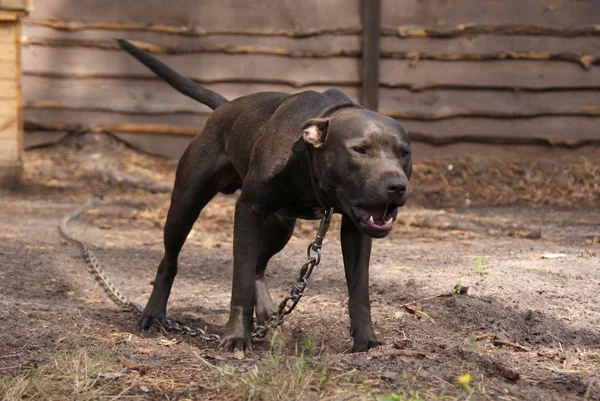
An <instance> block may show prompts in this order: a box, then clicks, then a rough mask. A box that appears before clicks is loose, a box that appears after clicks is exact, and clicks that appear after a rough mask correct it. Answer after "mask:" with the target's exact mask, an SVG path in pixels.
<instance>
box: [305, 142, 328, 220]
mask: <svg viewBox="0 0 600 401" xmlns="http://www.w3.org/2000/svg"><path fill="white" fill-rule="evenodd" d="M304 153H305V154H306V160H307V162H308V175H309V176H310V185H311V186H312V189H313V193H314V194H315V198H317V202H319V205H321V207H322V208H323V210H329V209H333V206H327V204H326V203H325V202H324V201H323V198H322V197H321V195H322V194H321V193H320V191H319V186H318V185H317V180H316V176H315V172H314V170H315V168H316V157H314V154H315V150H314V149H313V148H312V147H311V148H310V149H307V150H306V151H305V152H304Z"/></svg>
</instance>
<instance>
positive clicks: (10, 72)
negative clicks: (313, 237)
mask: <svg viewBox="0 0 600 401" xmlns="http://www.w3.org/2000/svg"><path fill="white" fill-rule="evenodd" d="M16 75H17V67H16V65H15V62H14V60H13V61H7V60H0V80H11V81H12V80H14V79H15V76H16Z"/></svg>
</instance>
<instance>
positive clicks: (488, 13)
mask: <svg viewBox="0 0 600 401" xmlns="http://www.w3.org/2000/svg"><path fill="white" fill-rule="evenodd" d="M383 10H384V11H383V14H382V17H383V19H382V24H383V26H391V27H395V26H400V25H408V26H410V25H412V26H423V27H430V28H447V27H455V26H458V25H461V24H468V23H478V24H485V25H500V24H505V23H507V22H510V23H511V24H530V25H547V26H552V27H557V28H567V27H573V26H581V25H597V24H598V23H599V22H600V21H599V20H598V16H599V15H600V2H598V1H577V0H552V1H551V2H547V1H531V0H530V1H523V0H502V1H496V0H492V1H490V0H486V1H473V0H404V1H397V0H383Z"/></svg>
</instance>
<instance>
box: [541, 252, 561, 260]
mask: <svg viewBox="0 0 600 401" xmlns="http://www.w3.org/2000/svg"><path fill="white" fill-rule="evenodd" d="M566 257H567V254H566V253H545V254H543V255H542V259H562V258H566Z"/></svg>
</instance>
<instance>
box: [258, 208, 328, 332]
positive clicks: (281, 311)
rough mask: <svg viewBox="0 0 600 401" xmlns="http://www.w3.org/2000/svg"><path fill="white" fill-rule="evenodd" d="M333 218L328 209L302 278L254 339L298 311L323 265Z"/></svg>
mask: <svg viewBox="0 0 600 401" xmlns="http://www.w3.org/2000/svg"><path fill="white" fill-rule="evenodd" d="M332 216H333V208H330V209H326V210H325V212H324V214H323V218H322V219H321V224H320V225H319V230H318V231H317V236H316V238H315V240H314V241H313V242H311V243H310V245H308V248H307V249H306V258H307V260H306V262H305V263H304V264H303V265H302V268H301V269H300V277H299V278H298V280H297V281H296V284H294V286H293V287H292V290H291V291H290V295H288V296H287V297H285V298H284V299H283V301H281V303H280V304H279V308H278V309H277V312H273V313H272V314H271V316H269V319H268V320H267V322H266V323H265V324H264V325H262V326H260V325H256V327H255V328H254V331H253V332H252V338H264V337H265V335H266V334H267V332H268V331H269V330H270V329H275V328H277V327H279V326H281V324H282V323H283V317H284V316H285V315H289V314H290V313H292V311H293V310H294V309H296V305H298V302H300V299H301V298H302V296H303V295H304V290H305V289H306V283H307V281H308V278H309V277H310V275H311V274H312V272H313V269H314V268H315V266H317V265H318V264H319V263H321V249H322V248H323V240H324V239H325V234H327V230H328V229H329V225H330V224H331V217H332ZM311 252H316V256H313V255H312V254H311Z"/></svg>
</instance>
